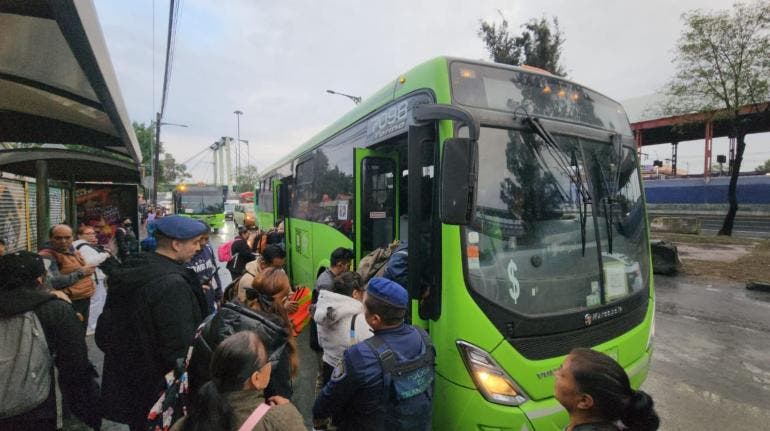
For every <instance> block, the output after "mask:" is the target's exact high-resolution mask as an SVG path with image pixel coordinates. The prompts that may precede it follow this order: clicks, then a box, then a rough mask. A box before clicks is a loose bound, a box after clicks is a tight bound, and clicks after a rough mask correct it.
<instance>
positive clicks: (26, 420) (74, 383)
mask: <svg viewBox="0 0 770 431" xmlns="http://www.w3.org/2000/svg"><path fill="white" fill-rule="evenodd" d="M0 295H1V298H2V300H0V317H10V316H14V315H17V314H21V313H25V312H27V311H30V310H33V311H34V312H35V315H36V316H37V318H38V319H39V320H40V324H41V325H42V326H43V332H44V333H45V339H46V342H47V343H48V350H50V352H51V354H52V355H53V357H54V363H55V364H56V368H58V370H59V386H60V388H61V391H62V394H63V396H64V400H65V402H66V403H67V405H68V407H69V409H70V411H72V412H73V413H74V414H75V415H76V416H77V417H78V418H80V419H81V420H82V421H83V422H85V423H86V424H88V425H89V426H91V427H92V428H98V426H99V424H100V423H101V419H100V412H99V408H98V405H99V404H98V399H99V386H98V384H97V383H96V377H97V375H96V371H95V370H94V368H93V366H92V365H91V363H90V362H89V361H88V348H87V347H86V342H85V339H84V338H83V332H82V328H83V327H82V324H81V323H80V322H79V321H78V319H77V317H76V316H75V312H74V310H73V309H72V305H70V304H69V303H67V302H66V301H63V300H61V299H58V298H57V297H56V296H55V295H54V294H52V293H51V292H48V291H46V290H45V289H44V288H43V287H42V286H34V285H30V286H23V287H17V288H15V289H11V290H0ZM51 372H53V370H51ZM53 381H54V379H53V378H52V379H51V382H53ZM55 418H56V398H55V396H54V390H53V387H52V388H51V392H50V393H49V395H48V399H46V400H45V401H44V402H43V404H41V405H39V406H38V407H35V408H34V409H32V410H30V411H28V412H26V413H23V414H21V415H18V416H14V417H11V418H6V419H0V430H5V429H13V428H16V429H18V426H19V425H18V424H23V426H33V425H31V424H32V423H34V422H36V421H40V420H51V419H55Z"/></svg>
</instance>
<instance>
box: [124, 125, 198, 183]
mask: <svg viewBox="0 0 770 431" xmlns="http://www.w3.org/2000/svg"><path fill="white" fill-rule="evenodd" d="M133 126H134V133H135V134H136V140H137V141H139V149H140V150H141V152H142V166H144V168H145V172H146V173H147V174H150V173H151V172H152V158H153V153H152V151H153V148H154V147H155V123H152V122H151V123H150V124H149V125H145V124H144V123H137V122H134V123H133ZM158 146H159V148H160V153H159V158H158V159H159V160H158V171H159V172H158V175H159V176H158V182H159V183H162V184H174V183H177V182H182V181H185V180H187V179H189V178H192V175H190V173H189V172H187V166H185V165H180V164H177V163H176V160H175V159H174V156H172V155H171V154H170V153H167V152H165V151H164V150H163V142H160V143H159V145H158ZM159 188H160V187H159Z"/></svg>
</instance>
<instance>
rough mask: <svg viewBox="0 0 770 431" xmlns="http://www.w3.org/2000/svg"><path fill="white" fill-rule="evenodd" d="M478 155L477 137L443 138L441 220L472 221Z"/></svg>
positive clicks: (459, 223)
mask: <svg viewBox="0 0 770 431" xmlns="http://www.w3.org/2000/svg"><path fill="white" fill-rule="evenodd" d="M478 158H479V147H478V142H477V141H476V140H472V139H468V138H450V139H447V140H446V141H444V150H443V157H442V159H441V172H440V175H441V184H440V185H441V190H440V196H441V202H440V207H439V218H440V219H441V222H442V223H445V224H453V225H467V224H469V223H470V222H471V218H472V217H473V213H474V211H475V209H476V190H477V188H478V172H479V160H478Z"/></svg>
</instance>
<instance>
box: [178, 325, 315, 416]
mask: <svg viewBox="0 0 770 431" xmlns="http://www.w3.org/2000/svg"><path fill="white" fill-rule="evenodd" d="M271 371H272V365H271V363H270V361H269V360H268V355H267V349H265V345H264V344H263V343H262V340H260V339H259V337H258V336H257V334H256V333H255V332H253V331H241V332H237V333H235V334H233V335H231V336H230V337H228V338H226V339H225V340H224V341H222V342H221V343H219V346H218V347H217V349H216V350H215V351H214V356H213V357H212V358H211V366H210V372H211V380H210V381H209V382H207V383H206V384H204V385H203V386H202V387H201V388H200V390H199V391H198V394H197V396H196V397H194V398H193V402H192V405H191V406H190V412H189V414H188V415H187V416H186V417H185V418H183V419H182V420H180V421H179V422H177V423H175V424H174V426H173V427H172V428H171V429H172V431H204V430H205V431H219V430H221V431H231V430H248V431H252V430H254V431H271V430H288V431H293V430H303V431H304V430H305V429H306V428H305V425H304V423H303V421H302V415H300V413H299V411H297V408H296V407H294V405H292V404H291V402H289V400H287V399H285V398H283V397H280V396H273V397H270V398H269V399H267V400H265V396H264V393H263V391H264V389H265V388H266V387H267V384H268V382H269V381H270V374H271Z"/></svg>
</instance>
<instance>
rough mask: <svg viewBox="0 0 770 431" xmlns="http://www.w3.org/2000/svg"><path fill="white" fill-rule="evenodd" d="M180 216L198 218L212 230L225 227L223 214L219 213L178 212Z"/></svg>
mask: <svg viewBox="0 0 770 431" xmlns="http://www.w3.org/2000/svg"><path fill="white" fill-rule="evenodd" d="M178 215H180V216H182V217H189V218H191V219H193V220H200V221H202V222H204V223H206V224H208V225H209V226H211V230H213V231H215V232H216V231H219V230H220V229H222V228H223V227H225V214H224V213H219V214H178Z"/></svg>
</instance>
